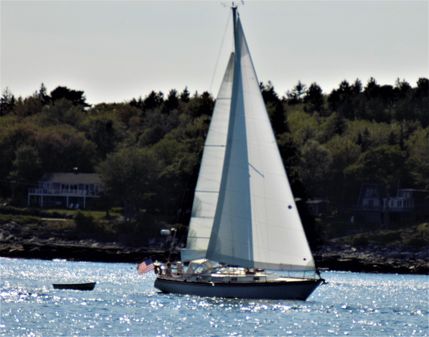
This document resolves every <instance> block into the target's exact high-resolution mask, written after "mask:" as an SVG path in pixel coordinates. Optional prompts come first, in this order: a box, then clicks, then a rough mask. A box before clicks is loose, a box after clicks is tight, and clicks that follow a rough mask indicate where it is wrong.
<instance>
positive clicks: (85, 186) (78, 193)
mask: <svg viewBox="0 0 429 337" xmlns="http://www.w3.org/2000/svg"><path fill="white" fill-rule="evenodd" d="M102 190H103V185H102V183H101V180H100V177H99V176H98V174H95V173H52V174H49V175H45V176H44V177H43V178H42V179H41V180H40V181H39V182H38V184H37V187H35V188H30V189H28V195H27V205H28V206H39V207H64V208H77V209H78V208H86V207H87V206H88V202H91V201H93V200H94V199H95V198H99V197H100V193H101V192H102Z"/></svg>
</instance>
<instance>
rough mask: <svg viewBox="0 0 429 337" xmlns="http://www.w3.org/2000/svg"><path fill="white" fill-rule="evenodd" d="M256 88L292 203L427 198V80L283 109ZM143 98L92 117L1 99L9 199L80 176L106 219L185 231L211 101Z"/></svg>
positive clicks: (77, 110) (61, 96) (43, 100)
mask: <svg viewBox="0 0 429 337" xmlns="http://www.w3.org/2000/svg"><path fill="white" fill-rule="evenodd" d="M260 88H261V93H262V96H263V99H264V101H265V103H266V107H267V111H268V114H269V117H270V120H271V123H272V126H273V129H274V131H275V136H276V138H277V141H278V145H279V149H280V152H281V155H282V157H283V161H284V163H285V167H286V169H287V173H288V176H289V179H290V181H291V185H292V187H293V189H294V192H295V195H296V197H299V198H305V197H309V198H316V197H319V198H324V199H329V200H330V201H331V202H332V204H331V205H332V207H333V208H334V210H335V211H338V210H339V211H340V213H341V211H343V212H346V210H347V209H350V208H351V207H352V206H353V205H354V204H355V202H356V198H357V194H358V191H359V188H360V186H361V184H362V183H364V182H371V183H378V184H383V185H385V187H387V188H391V189H393V188H396V187H398V186H401V187H409V188H420V189H422V188H426V189H429V161H428V159H427V158H429V108H428V107H429V80H428V79H426V78H421V79H419V80H418V82H417V83H416V85H414V86H412V85H410V84H408V83H407V82H405V81H404V80H399V79H398V80H397V82H396V83H395V85H393V86H392V85H380V84H378V83H377V82H376V81H375V79H370V80H369V81H368V82H367V83H366V84H365V85H364V86H363V85H362V83H361V81H360V80H356V81H355V82H353V83H348V82H347V81H343V82H341V83H340V84H339V86H338V87H337V88H336V89H334V90H333V91H332V92H331V93H329V94H323V91H322V89H321V88H320V87H319V86H318V85H317V84H316V83H312V84H311V85H310V86H309V87H308V88H307V87H306V86H305V85H304V84H303V83H302V82H298V84H297V85H296V86H294V87H293V88H292V89H291V90H290V91H288V92H287V94H286V97H279V95H278V94H277V93H276V91H275V89H274V86H273V84H272V83H270V82H268V83H267V84H261V85H260ZM143 97H144V98H142V97H139V98H133V99H132V100H130V101H129V102H123V103H102V104H97V105H95V106H89V105H88V104H87V102H86V99H85V95H84V92H83V91H80V90H73V89H69V88H66V87H57V88H56V89H54V90H53V91H51V92H50V94H48V93H47V89H46V87H45V86H44V85H43V84H42V85H41V86H40V88H39V89H38V90H37V91H36V92H35V93H34V94H33V95H31V96H29V97H25V98H22V97H18V98H15V97H14V96H13V94H12V93H11V92H10V91H9V90H5V91H4V92H3V95H2V96H1V99H0V107H1V112H0V158H1V164H0V176H1V177H2V178H1V179H0V194H1V196H2V197H4V198H7V199H10V198H11V197H12V196H13V195H15V197H16V198H15V199H19V198H21V200H23V195H24V193H25V190H26V189H27V188H28V187H29V186H30V185H31V184H32V183H34V182H35V181H36V180H37V179H38V178H39V177H40V175H41V174H44V173H51V172H70V170H71V169H72V168H73V167H79V171H80V172H94V171H97V172H99V173H100V175H101V177H102V179H103V181H104V183H105V184H106V190H105V195H104V197H103V200H104V206H105V208H106V209H108V208H109V207H110V206H120V207H123V212H124V214H125V217H126V218H127V219H128V220H132V219H136V218H138V217H141V222H140V223H139V224H138V226H141V224H142V223H145V225H147V223H148V222H153V223H156V224H160V223H161V222H162V221H160V220H159V219H160V214H163V215H165V216H167V217H168V219H169V220H168V221H172V222H182V223H187V218H186V217H189V210H190V209H191V205H192V198H193V189H194V187H195V184H196V179H197V174H198V168H199V163H200V159H201V152H202V149H203V145H204V140H205V137H206V134H207V130H208V127H209V123H210V118H211V114H212V110H213V106H214V103H215V102H214V99H213V97H212V96H211V95H210V94H209V93H207V92H203V93H202V94H198V93H195V94H194V95H190V93H189V90H188V89H187V88H185V89H184V90H183V91H182V92H178V91H176V90H174V89H173V90H171V91H169V92H168V94H167V95H166V96H164V94H163V93H162V92H156V91H152V92H150V93H149V94H148V95H146V96H143ZM12 182H13V183H12ZM20 193H21V194H22V196H19V195H20ZM142 214H145V216H142ZM94 221H95V222H97V223H98V219H97V220H94ZM133 221H134V220H133ZM163 221H164V220H163ZM165 221H167V220H165ZM136 226H137V225H136ZM333 226H334V225H333ZM335 226H336V225H335ZM138 230H141V228H140V227H139V229H138ZM338 231H340V229H339V225H338V228H337V232H338Z"/></svg>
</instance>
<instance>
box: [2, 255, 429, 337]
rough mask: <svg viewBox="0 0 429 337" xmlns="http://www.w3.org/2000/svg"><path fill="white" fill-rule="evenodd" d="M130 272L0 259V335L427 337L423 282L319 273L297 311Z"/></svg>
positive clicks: (426, 281)
mask: <svg viewBox="0 0 429 337" xmlns="http://www.w3.org/2000/svg"><path fill="white" fill-rule="evenodd" d="M135 267H136V266H135V265H132V264H124V263H117V264H110V263H89V262H68V261H41V260H25V259H8V258H0V276H1V280H0V301H1V302H0V314H1V317H0V336H8V337H12V336H288V335H290V336H407V337H409V336H429V318H428V317H429V315H428V314H429V277H428V276H425V275H390V274H365V273H349V272H325V273H323V277H324V278H325V279H326V280H327V281H328V284H326V285H323V286H320V287H319V288H318V289H317V290H316V291H315V292H314V293H313V294H312V295H311V296H310V298H309V299H308V300H307V301H305V302H302V301H284V300H283V301H273V300H234V299H221V298H200V297H195V296H178V295H164V294H159V293H158V292H157V291H156V289H155V288H154V287H153V282H154V280H155V276H154V275H153V274H150V275H139V274H137V272H136V268H135ZM92 280H94V281H97V285H96V287H95V289H94V290H93V291H89V292H84V291H73V290H54V289H53V287H52V283H56V282H88V281H92Z"/></svg>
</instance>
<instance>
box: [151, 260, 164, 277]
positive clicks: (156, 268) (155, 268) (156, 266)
mask: <svg viewBox="0 0 429 337" xmlns="http://www.w3.org/2000/svg"><path fill="white" fill-rule="evenodd" d="M153 271H154V272H155V274H156V275H161V274H162V269H161V265H160V263H159V262H158V261H156V262H155V263H154V264H153Z"/></svg>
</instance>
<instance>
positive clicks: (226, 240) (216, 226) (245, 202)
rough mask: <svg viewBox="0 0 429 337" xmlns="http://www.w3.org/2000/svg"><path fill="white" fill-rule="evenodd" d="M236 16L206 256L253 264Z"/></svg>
mask: <svg viewBox="0 0 429 337" xmlns="http://www.w3.org/2000/svg"><path fill="white" fill-rule="evenodd" d="M233 19H234V46H235V54H234V58H235V61H234V77H233V85H232V99H231V111H230V120H229V126H228V136H227V144H226V149H225V161H224V166H223V171H222V180H221V185H220V191H219V199H218V204H217V209H216V213H215V218H214V222H213V228H212V233H211V236H210V241H209V246H208V250H207V254H206V257H207V258H209V259H211V260H215V261H218V262H221V263H227V264H235V263H236V261H237V259H238V258H239V259H240V260H241V261H247V262H248V263H250V264H251V263H252V262H251V261H253V257H252V253H253V249H252V227H251V226H249V225H248V224H249V223H251V219H249V218H248V217H250V216H251V210H250V207H251V205H250V191H249V186H248V182H247V177H248V165H247V163H248V158H247V144H246V138H247V137H246V127H245V118H244V108H243V89H242V83H241V75H240V74H241V64H240V59H241V56H240V53H241V44H240V41H239V39H240V35H239V32H238V31H237V21H238V15H236V11H235V8H233ZM237 212H239V213H241V214H242V215H243V216H242V217H241V219H240V220H239V221H238V219H237V218H236V217H235V214H236V213H237ZM225 252H227V253H226V254H225ZM249 267H251V265H249Z"/></svg>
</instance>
